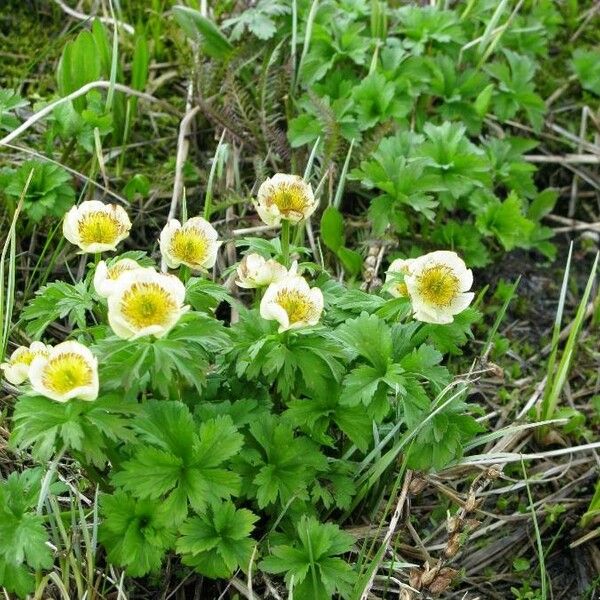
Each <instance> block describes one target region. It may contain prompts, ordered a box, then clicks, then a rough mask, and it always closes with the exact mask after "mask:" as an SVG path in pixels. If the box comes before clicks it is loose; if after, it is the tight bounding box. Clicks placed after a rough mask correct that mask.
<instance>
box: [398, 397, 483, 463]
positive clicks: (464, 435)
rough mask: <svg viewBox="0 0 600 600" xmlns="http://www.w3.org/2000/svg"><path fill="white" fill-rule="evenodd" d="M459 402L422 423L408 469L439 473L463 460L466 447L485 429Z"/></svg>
mask: <svg viewBox="0 0 600 600" xmlns="http://www.w3.org/2000/svg"><path fill="white" fill-rule="evenodd" d="M466 411H467V405H466V404H465V403H464V402H462V401H461V400H460V399H458V400H456V401H454V402H452V403H451V404H450V405H449V406H447V407H446V408H444V410H442V411H441V412H439V413H437V414H436V415H435V416H433V417H431V418H429V419H427V421H426V422H425V419H424V417H425V415H423V418H422V419H421V421H422V422H425V425H424V426H423V427H422V428H421V429H420V431H419V433H418V434H417V436H416V438H415V440H414V442H413V444H412V446H411V449H410V452H409V454H408V457H407V460H408V466H409V467H410V468H411V469H419V470H423V471H426V470H429V469H434V470H439V469H442V468H444V467H445V466H446V465H448V464H449V463H450V462H451V461H452V460H456V459H458V458H460V457H461V456H462V453H463V448H464V446H465V444H466V443H467V442H468V441H470V440H471V439H472V438H473V436H474V435H475V434H476V433H479V432H481V431H483V430H484V428H483V427H482V426H481V425H480V424H479V423H478V422H477V421H476V420H475V419H474V418H473V417H472V416H471V415H469V414H467V412H466Z"/></svg>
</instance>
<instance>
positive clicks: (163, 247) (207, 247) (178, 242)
mask: <svg viewBox="0 0 600 600" xmlns="http://www.w3.org/2000/svg"><path fill="white" fill-rule="evenodd" d="M217 237H218V233H217V231H216V230H215V228H214V227H213V226H212V225H211V224H210V223H209V222H208V221H207V220H206V219H203V218H202V217H193V218H191V219H188V220H187V221H186V222H185V223H184V224H183V225H182V224H181V223H180V222H179V221H178V220H177V219H171V220H170V221H169V222H168V223H167V224H166V226H165V228H164V229H163V230H162V231H161V233H160V251H161V253H162V255H163V258H164V260H165V263H167V265H168V266H169V268H171V269H175V268H176V267H178V266H179V265H186V266H188V267H189V268H190V269H193V270H195V271H199V270H203V269H210V268H212V267H213V266H214V264H215V261H216V260H217V250H218V249H219V246H220V245H221V242H218V241H217Z"/></svg>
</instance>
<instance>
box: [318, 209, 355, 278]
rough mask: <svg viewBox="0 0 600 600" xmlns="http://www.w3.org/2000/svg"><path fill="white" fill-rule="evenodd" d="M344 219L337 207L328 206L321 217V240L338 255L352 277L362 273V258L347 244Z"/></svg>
mask: <svg viewBox="0 0 600 600" xmlns="http://www.w3.org/2000/svg"><path fill="white" fill-rule="evenodd" d="M345 237H346V236H345V234H344V218H343V217H342V214H341V213H340V211H339V210H338V209H337V208H335V206H328V207H327V208H326V209H325V210H324V211H323V216H322V217H321V239H322V240H323V243H324V244H325V245H326V246H327V247H328V248H329V249H330V250H331V251H332V252H334V253H335V254H336V256H337V257H338V258H339V259H340V261H341V263H342V264H343V265H344V268H345V269H346V270H347V271H348V273H349V274H350V275H351V276H356V275H358V274H359V273H360V270H361V267H362V256H361V255H360V254H359V253H358V252H356V251H355V250H351V249H350V248H347V247H346V246H345V245H344V244H345V241H346V240H345Z"/></svg>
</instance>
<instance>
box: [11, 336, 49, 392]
mask: <svg viewBox="0 0 600 600" xmlns="http://www.w3.org/2000/svg"><path fill="white" fill-rule="evenodd" d="M50 349H51V347H50V346H46V344H42V342H33V343H32V344H31V346H29V347H27V346H19V347H18V348H17V349H16V350H15V351H14V352H13V353H12V354H11V355H10V358H9V359H8V362H5V363H2V364H1V365H0V369H2V371H4V377H5V378H6V381H9V382H10V383H12V384H13V385H21V384H22V383H23V382H25V381H26V380H27V378H28V377H29V369H30V368H31V363H32V362H33V359H34V358H35V357H36V356H48V353H49V352H50Z"/></svg>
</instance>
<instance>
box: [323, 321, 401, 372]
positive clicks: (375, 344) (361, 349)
mask: <svg viewBox="0 0 600 600" xmlns="http://www.w3.org/2000/svg"><path fill="white" fill-rule="evenodd" d="M334 335H335V338H337V339H338V340H339V341H340V343H342V344H344V345H345V346H348V348H349V349H350V351H351V352H352V353H353V355H354V357H357V356H361V357H362V358H365V359H366V360H368V361H369V363H371V365H373V367H374V368H375V369H376V370H377V371H378V372H385V370H386V369H387V366H388V363H389V360H390V358H391V356H392V336H391V333H390V329H389V327H388V326H387V324H386V323H385V321H383V320H381V319H379V318H378V317H377V316H375V315H368V314H367V313H366V312H365V313H362V314H361V315H360V317H358V318H356V319H351V320H350V321H347V322H346V323H344V324H343V325H340V327H338V328H337V330H336V331H335V334H334Z"/></svg>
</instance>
